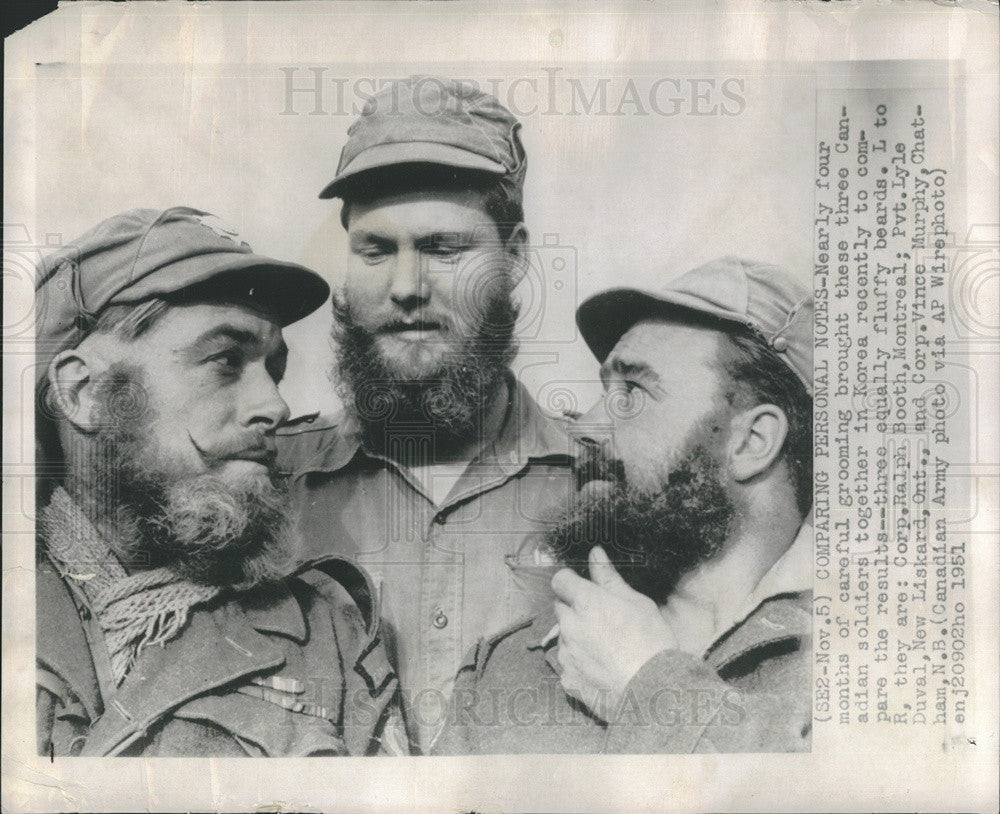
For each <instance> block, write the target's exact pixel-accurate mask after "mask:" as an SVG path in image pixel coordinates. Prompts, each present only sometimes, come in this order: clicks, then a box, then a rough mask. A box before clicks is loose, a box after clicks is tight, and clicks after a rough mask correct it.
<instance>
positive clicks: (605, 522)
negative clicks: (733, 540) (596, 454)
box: [546, 446, 736, 605]
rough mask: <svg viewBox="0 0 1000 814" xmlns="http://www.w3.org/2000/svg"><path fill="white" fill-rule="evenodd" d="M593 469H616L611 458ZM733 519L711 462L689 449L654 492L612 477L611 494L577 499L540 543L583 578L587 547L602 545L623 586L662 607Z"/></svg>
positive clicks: (718, 545)
mask: <svg viewBox="0 0 1000 814" xmlns="http://www.w3.org/2000/svg"><path fill="white" fill-rule="evenodd" d="M598 467H599V468H601V469H602V470H603V471H604V472H621V471H622V467H621V465H620V463H619V462H617V461H610V462H604V463H603V464H598ZM735 518H736V509H735V506H734V504H733V502H732V500H731V499H730V497H729V494H728V493H727V491H726V489H725V487H724V486H723V484H722V482H721V481H720V479H719V466H718V464H717V463H716V461H715V460H714V458H713V457H712V456H711V455H710V454H709V452H708V451H707V450H706V449H705V448H704V447H701V446H696V447H694V448H693V449H692V450H691V452H689V453H688V454H687V455H685V456H684V457H683V458H682V459H681V460H680V462H679V463H678V464H677V465H676V466H675V467H674V468H673V469H671V471H670V473H669V475H668V478H667V482H666V484H665V485H664V486H663V487H662V488H661V489H660V490H659V491H657V492H652V493H650V492H643V491H639V490H637V489H635V488H633V487H630V486H629V485H628V484H627V483H626V482H625V481H624V479H622V478H620V477H619V478H616V479H615V480H614V481H613V482H612V487H611V490H610V492H605V493H603V494H601V493H597V494H591V495H587V496H586V497H581V498H579V499H578V500H577V502H576V503H575V505H573V506H572V507H571V508H570V509H569V510H568V511H567V512H566V513H565V514H564V515H563V516H562V517H561V518H560V519H559V521H558V522H557V524H556V525H555V526H553V527H552V529H551V530H550V531H549V532H548V533H547V535H546V541H547V543H548V545H549V547H550V548H551V549H552V551H553V553H554V554H555V556H557V557H558V558H559V559H560V560H561V561H562V562H563V563H564V564H566V565H568V566H570V567H571V568H573V569H574V570H575V571H577V572H578V573H579V574H580V575H581V576H584V577H587V576H588V566H587V557H588V555H589V553H590V550H591V549H592V548H593V547H594V546H596V545H600V546H603V547H604V550H605V551H606V552H607V554H608V557H609V558H610V559H611V561H612V563H614V565H615V568H617V570H618V573H619V574H621V576H622V578H623V579H624V580H625V582H627V583H628V584H629V585H630V586H631V587H632V588H633V589H635V590H636V591H639V592H640V593H642V594H645V595H646V596H648V597H649V598H650V599H652V600H653V601H654V602H656V603H657V604H659V605H662V604H663V603H665V602H666V600H667V598H668V597H669V596H670V594H671V593H672V592H673V590H674V588H676V587H677V583H678V582H679V581H680V579H681V578H682V577H683V576H684V575H685V574H687V573H689V572H690V571H692V570H693V569H694V568H696V567H697V566H698V565H701V564H702V563H705V562H708V561H710V560H712V559H713V558H714V557H715V556H717V555H718V554H719V553H720V552H721V551H722V549H723V548H724V547H725V544H726V540H727V539H728V538H729V535H730V533H731V530H732V526H733V523H734V521H735Z"/></svg>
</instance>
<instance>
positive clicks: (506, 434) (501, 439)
mask: <svg viewBox="0 0 1000 814" xmlns="http://www.w3.org/2000/svg"><path fill="white" fill-rule="evenodd" d="M506 383H507V392H508V394H509V396H508V398H509V407H508V410H507V415H506V416H505V418H504V422H503V425H502V426H501V427H500V432H499V433H498V434H497V437H496V438H495V439H494V440H493V441H492V442H490V443H488V444H487V445H486V446H485V447H484V449H483V450H482V452H480V454H479V456H478V457H477V459H476V463H478V464H479V465H483V466H496V467H499V469H500V470H501V471H502V472H503V473H504V474H507V475H513V474H516V473H517V472H520V471H521V470H522V469H523V468H524V467H525V466H527V465H528V464H529V463H531V462H532V461H535V460H539V459H543V458H555V457H561V458H564V459H566V460H567V461H569V460H570V459H571V458H572V442H571V441H570V439H569V436H568V435H567V434H566V432H565V430H564V429H563V428H562V427H561V426H560V424H559V421H558V420H557V419H555V418H551V417H550V416H548V415H546V414H545V413H544V412H542V409H541V408H540V407H539V406H538V404H537V403H536V402H535V400H534V399H533V398H532V397H531V395H530V394H529V393H528V390H527V388H525V386H524V385H523V384H521V382H519V381H518V380H517V379H516V378H515V377H514V375H513V374H512V373H511V372H510V371H508V372H507V376H506ZM357 456H362V457H365V458H368V459H370V460H380V461H384V460H385V459H384V458H383V457H382V456H381V455H378V454H376V453H372V452H370V451H369V450H367V449H365V448H364V446H363V445H362V443H361V433H360V428H359V427H358V425H357V422H356V420H355V419H354V417H353V416H352V415H351V414H350V413H345V414H344V416H343V417H342V419H341V420H339V421H338V422H337V424H336V426H335V427H334V428H333V432H332V437H331V438H329V440H328V441H327V442H326V443H324V444H323V445H322V446H321V447H320V449H318V450H317V451H316V453H315V454H314V455H313V457H312V458H310V459H309V460H308V461H307V462H306V464H305V465H304V466H302V467H301V468H299V469H298V470H297V471H296V472H295V473H294V474H295V475H296V476H301V475H305V474H308V473H312V472H324V473H332V472H336V471H338V470H340V469H343V468H344V467H346V466H348V465H349V464H350V463H351V462H352V461H353V460H354V458H355V457H357Z"/></svg>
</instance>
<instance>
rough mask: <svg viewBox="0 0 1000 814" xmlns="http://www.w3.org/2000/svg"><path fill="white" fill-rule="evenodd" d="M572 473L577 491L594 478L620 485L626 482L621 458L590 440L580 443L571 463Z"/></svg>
mask: <svg viewBox="0 0 1000 814" xmlns="http://www.w3.org/2000/svg"><path fill="white" fill-rule="evenodd" d="M573 475H574V477H575V478H576V488H577V491H579V490H580V489H582V488H583V487H584V486H585V485H586V484H587V483H589V482H590V481H594V480H603V481H609V482H611V483H613V484H615V485H621V486H624V485H625V483H626V481H625V464H624V462H623V461H622V460H621V458H618V457H615V456H614V455H613V454H612V453H611V452H609V451H608V449H607V448H606V447H605V446H603V445H601V444H596V443H593V442H591V441H583V442H581V443H580V452H579V454H578V455H577V457H576V462H575V463H574V465H573Z"/></svg>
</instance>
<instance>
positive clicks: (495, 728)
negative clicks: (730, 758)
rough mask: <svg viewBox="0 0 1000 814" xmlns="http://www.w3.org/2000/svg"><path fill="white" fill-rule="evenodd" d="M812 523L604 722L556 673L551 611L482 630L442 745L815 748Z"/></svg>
mask: <svg viewBox="0 0 1000 814" xmlns="http://www.w3.org/2000/svg"><path fill="white" fill-rule="evenodd" d="M811 562H812V529H811V528H809V527H808V526H803V529H802V531H800V533H799V536H798V538H797V539H796V541H795V543H794V544H793V546H792V548H791V549H790V550H789V551H788V552H787V553H786V555H785V556H784V557H783V558H782V560H779V564H778V565H776V566H775V568H774V569H772V572H771V574H770V575H769V576H768V577H767V578H766V581H762V584H761V586H759V591H755V593H754V594H753V595H752V596H751V597H750V598H749V599H748V604H747V606H746V607H747V608H748V611H747V613H746V615H744V616H741V617H739V618H738V619H737V620H736V621H735V622H734V623H733V624H732V625H731V626H730V627H729V628H728V629H726V630H725V631H724V632H723V633H722V634H721V635H720V636H718V637H717V638H716V640H715V641H714V642H713V643H712V645H711V646H710V647H709V648H708V650H707V651H706V652H705V653H704V655H703V657H701V658H698V657H696V656H693V655H689V654H687V653H683V652H680V651H678V650H663V651H661V652H660V653H658V654H657V655H655V656H653V657H652V658H651V659H650V660H649V661H648V662H646V664H645V665H643V667H642V668H641V669H640V670H639V672H638V673H636V675H635V676H633V678H632V680H631V681H630V682H629V684H628V686H627V687H626V690H625V694H624V700H623V702H622V704H621V707H620V709H619V710H618V712H617V715H615V716H614V719H613V720H612V721H611V722H610V723H607V722H604V721H602V720H600V719H598V718H596V717H594V716H592V715H591V714H590V712H589V711H588V710H587V708H586V707H584V706H583V705H582V704H579V703H577V702H576V701H575V700H574V699H573V698H571V697H569V696H568V695H567V694H566V693H565V692H564V691H563V688H562V685H561V683H560V680H559V671H560V665H559V660H558V648H559V641H558V638H557V637H551V636H550V635H549V634H550V632H551V631H552V628H553V625H554V624H555V622H556V619H555V613H554V612H551V611H550V612H547V613H545V614H541V615H539V616H536V617H535V618H534V619H531V620H526V621H524V622H522V623H521V624H520V625H514V626H512V627H511V628H510V629H508V630H506V631H504V632H502V633H499V634H497V635H496V636H492V637H489V638H486V639H484V640H482V641H481V642H480V643H479V645H478V646H477V647H476V648H475V649H474V650H472V651H470V653H469V654H468V656H467V658H466V660H465V663H464V664H463V666H462V669H461V670H460V672H459V675H458V680H457V682H456V685H455V691H454V694H453V696H452V706H451V709H450V712H449V722H448V727H447V729H446V730H445V732H444V734H443V735H442V736H441V738H440V740H439V741H438V744H437V746H436V749H435V751H436V752H437V753H438V754H470V753H471V754H491V753H492V754H498V753H499V754H503V753H610V754H615V753H633V754H652V753H661V754H663V753H666V754H679V753H693V752H730V753H733V752H807V751H809V749H810V745H811V740H812V686H811V683H812V598H813V593H812V590H811V588H808V587H804V586H808V585H809V583H810V581H811V572H810V570H809V566H810V563H811Z"/></svg>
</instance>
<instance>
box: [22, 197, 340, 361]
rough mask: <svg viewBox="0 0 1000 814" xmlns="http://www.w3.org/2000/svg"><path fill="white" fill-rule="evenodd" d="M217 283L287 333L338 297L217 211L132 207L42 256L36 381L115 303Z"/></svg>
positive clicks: (217, 288)
mask: <svg viewBox="0 0 1000 814" xmlns="http://www.w3.org/2000/svg"><path fill="white" fill-rule="evenodd" d="M209 281H211V283H212V288H213V290H214V291H215V292H224V293H226V294H229V293H232V295H233V296H234V297H235V298H237V299H239V300H242V301H246V302H249V303H259V304H260V309H261V310H262V311H264V312H266V313H269V314H273V315H274V316H275V318H276V319H277V320H278V321H279V323H280V324H281V325H282V327H284V326H285V325H289V324H290V323H292V322H295V321H297V320H299V319H301V318H302V317H304V316H306V315H307V314H310V313H312V312H313V311H315V310H316V309H317V308H319V307H320V306H321V305H322V304H323V302H324V301H325V300H326V298H327V296H328V295H329V293H330V287H329V286H328V285H327V283H326V281H325V280H323V278H322V277H320V276H319V275H318V274H317V273H316V272H314V271H310V270H309V269H307V268H305V267H304V266H300V265H297V264H295V263H286V262H283V261H280V260H272V259H271V258H269V257H262V256H261V255H257V254H254V253H253V251H252V250H251V248H250V246H249V245H248V244H247V243H246V241H244V240H243V239H242V238H241V237H240V236H239V234H238V233H237V232H236V231H235V230H233V229H232V228H230V227H229V226H227V225H226V224H225V223H224V222H223V221H222V220H220V219H219V218H217V217H216V216H215V215H210V214H209V213H207V212H201V211H200V210H197V209H190V208H188V207H184V206H176V207H173V208H171V209H167V210H162V211H161V210H157V209H133V210H130V211H128V212H124V213H122V214H120V215H115V216H114V217H112V218H108V219H107V220H105V221H102V222H101V223H99V224H98V225H97V226H95V227H94V228H93V229H91V230H90V231H88V232H86V233H85V234H83V235H81V236H80V237H78V238H77V239H76V240H74V241H72V242H70V243H68V244H66V245H65V246H63V247H62V248H61V249H59V250H58V251H56V252H54V253H53V254H51V255H49V256H48V257H46V258H45V259H44V260H42V262H41V264H40V267H39V269H38V282H37V284H36V286H35V302H36V308H35V311H36V314H37V322H36V332H35V346H36V362H37V367H36V380H40V379H42V378H44V376H45V374H46V372H47V368H48V362H49V361H50V360H51V359H52V358H53V357H54V356H55V355H56V354H57V353H59V352H60V351H61V350H65V349H66V348H72V347H75V346H76V345H78V344H79V343H80V342H81V341H82V340H83V338H84V337H85V336H86V335H87V334H88V333H90V331H91V330H92V329H93V325H94V321H95V320H96V319H97V317H98V316H99V315H100V313H101V312H102V311H103V310H104V309H105V308H107V307H108V306H110V305H119V304H123V303H139V302H142V301H144V300H148V299H151V298H153V297H163V296H168V295H174V294H178V293H180V292H182V291H184V290H186V289H190V288H192V287H193V286H195V285H199V284H202V283H208V282H209Z"/></svg>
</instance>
